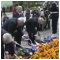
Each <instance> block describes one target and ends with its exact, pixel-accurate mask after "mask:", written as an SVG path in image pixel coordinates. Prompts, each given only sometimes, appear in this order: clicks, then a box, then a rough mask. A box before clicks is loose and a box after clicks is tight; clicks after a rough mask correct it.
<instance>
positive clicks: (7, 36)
mask: <svg viewBox="0 0 60 60" xmlns="http://www.w3.org/2000/svg"><path fill="white" fill-rule="evenodd" d="M12 41H14V39H13V37H12V35H11V34H9V33H5V34H4V35H3V42H4V43H5V44H8V43H10V42H12Z"/></svg>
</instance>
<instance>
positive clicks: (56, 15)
mask: <svg viewBox="0 0 60 60" xmlns="http://www.w3.org/2000/svg"><path fill="white" fill-rule="evenodd" d="M50 12H58V13H52V14H51V18H58V16H59V9H58V7H57V5H56V4H55V3H53V4H52V6H51V8H50Z"/></svg>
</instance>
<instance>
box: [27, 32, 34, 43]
mask: <svg viewBox="0 0 60 60" xmlns="http://www.w3.org/2000/svg"><path fill="white" fill-rule="evenodd" d="M28 34H29V38H30V39H31V41H32V43H34V40H35V36H34V35H35V34H34V33H28Z"/></svg>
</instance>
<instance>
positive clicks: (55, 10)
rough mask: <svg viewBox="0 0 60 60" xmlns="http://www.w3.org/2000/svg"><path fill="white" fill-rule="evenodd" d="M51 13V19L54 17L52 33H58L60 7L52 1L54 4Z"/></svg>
mask: <svg viewBox="0 0 60 60" xmlns="http://www.w3.org/2000/svg"><path fill="white" fill-rule="evenodd" d="M50 13H51V19H52V33H53V34H56V33H57V22H58V17H59V9H58V7H57V5H56V3H52V6H51V8H50Z"/></svg>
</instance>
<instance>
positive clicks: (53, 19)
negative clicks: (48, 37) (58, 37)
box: [52, 17, 58, 34]
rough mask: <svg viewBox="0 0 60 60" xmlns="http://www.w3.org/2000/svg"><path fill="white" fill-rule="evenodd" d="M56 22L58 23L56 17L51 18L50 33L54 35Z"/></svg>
mask: <svg viewBox="0 0 60 60" xmlns="http://www.w3.org/2000/svg"><path fill="white" fill-rule="evenodd" d="M57 22H58V17H56V18H55V17H53V18H52V33H53V34H55V33H57Z"/></svg>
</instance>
